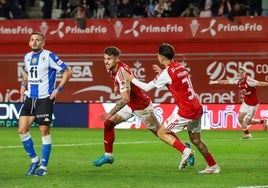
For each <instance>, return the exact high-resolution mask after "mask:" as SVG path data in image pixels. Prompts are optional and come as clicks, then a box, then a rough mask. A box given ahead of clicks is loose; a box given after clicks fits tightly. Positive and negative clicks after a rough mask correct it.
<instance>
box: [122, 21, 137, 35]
mask: <svg viewBox="0 0 268 188" xmlns="http://www.w3.org/2000/svg"><path fill="white" fill-rule="evenodd" d="M138 25H139V21H138V20H135V21H134V22H133V25H132V28H131V29H128V30H126V31H125V32H124V33H125V34H128V33H131V32H132V33H133V35H134V37H138V36H139V32H138V31H137V30H136V27H137V26H138Z"/></svg>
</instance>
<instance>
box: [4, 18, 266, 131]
mask: <svg viewBox="0 0 268 188" xmlns="http://www.w3.org/2000/svg"><path fill="white" fill-rule="evenodd" d="M240 20H241V24H240V25H236V24H234V23H232V22H230V21H229V20H227V19H226V18H206V19H205V18H168V19H165V18H161V19H150V18H146V19H103V20H94V19H92V20H91V19H88V20H87V28H86V29H85V30H81V29H79V28H78V26H77V25H76V23H75V22H74V21H73V20H45V21H44V20H10V21H8V22H5V21H0V23H1V24H0V40H1V45H0V65H1V69H0V86H1V87H0V126H2V127H13V126H17V118H18V113H19V110H20V107H21V103H22V101H23V98H22V97H20V95H19V86H20V81H21V71H22V69H23V63H22V62H23V55H24V54H25V53H26V52H28V51H29V47H28V45H27V43H28V37H29V35H28V33H29V32H31V31H36V30H38V31H41V32H42V33H44V34H45V36H46V46H45V48H47V49H49V50H51V51H54V52H55V53H56V54H57V55H59V56H60V57H61V58H62V59H63V60H64V61H65V62H66V63H67V64H68V65H69V66H70V67H71V68H72V71H73V73H74V74H73V77H72V78H71V80H70V83H68V85H66V87H64V93H63V95H62V96H59V97H58V98H57V104H56V107H55V108H56V109H55V113H54V122H53V126H56V127H57V126H59V127H89V128H102V125H101V123H100V122H97V117H98V116H99V115H100V114H101V113H103V112H104V111H105V110H109V108H111V106H112V105H113V103H114V102H115V101H116V100H117V99H118V97H119V96H115V95H114V94H112V93H111V92H112V89H113V88H112V87H113V86H112V82H111V81H110V78H109V77H108V75H107V74H106V71H105V69H104V66H103V61H102V56H103V49H104V48H105V47H106V46H107V45H116V46H117V47H119V48H120V49H121V51H122V55H121V60H122V61H124V62H126V63H127V64H129V65H130V66H131V67H133V71H134V73H135V74H136V76H137V77H138V78H139V79H141V80H144V81H150V80H151V79H152V78H153V77H154V75H155V74H154V73H153V72H152V70H151V65H152V63H157V59H156V51H157V46H158V45H159V44H160V43H161V42H170V43H172V44H173V45H174V46H175V48H176V52H177V56H176V59H178V60H181V61H183V62H184V64H185V66H186V67H187V68H188V70H189V71H190V73H191V75H192V80H193V85H194V88H195V90H196V92H197V94H198V95H199V97H200V99H201V101H202V103H203V104H204V108H205V111H204V116H203V121H202V122H203V124H202V126H203V129H240V125H239V124H238V122H237V121H236V120H235V119H236V118H235V117H236V116H237V114H236V113H237V111H238V108H239V103H240V101H241V100H242V98H243V96H241V95H240V94H239V92H238V90H237V89H236V88H235V87H232V86H210V85H208V82H209V80H210V79H213V80H214V79H215V80H217V79H225V78H233V77H235V76H236V75H237V68H238V67H239V66H245V67H246V68H247V69H248V70H249V74H250V75H251V76H252V77H253V78H255V79H257V80H261V81H268V76H267V73H268V65H267V59H268V22H267V18H266V17H258V16H256V17H241V18H240ZM59 76H60V75H59ZM258 92H259V97H260V100H261V103H262V104H261V105H260V108H259V110H258V112H257V114H256V117H260V118H265V117H268V110H267V104H268V98H267V97H266V96H267V95H266V93H267V89H266V88H258ZM149 95H150V97H151V98H152V100H153V102H154V104H155V106H156V110H155V113H156V115H157V117H158V118H159V120H160V121H162V120H163V119H164V118H165V117H167V116H168V115H169V114H170V113H172V112H173V111H174V110H175V109H174V105H172V103H173V102H174V101H173V98H172V97H171V96H170V94H169V93H168V91H167V90H166V89H165V88H163V89H157V90H153V91H151V92H149ZM96 109H98V110H96ZM33 126H35V125H33ZM118 128H144V126H143V125H141V124H140V122H138V121H137V120H135V119H131V120H130V121H129V122H127V123H124V124H123V125H119V126H118ZM252 129H256V130H258V129H261V127H260V126H259V127H258V126H253V127H252Z"/></svg>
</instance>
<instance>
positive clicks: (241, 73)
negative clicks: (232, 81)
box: [238, 70, 246, 80]
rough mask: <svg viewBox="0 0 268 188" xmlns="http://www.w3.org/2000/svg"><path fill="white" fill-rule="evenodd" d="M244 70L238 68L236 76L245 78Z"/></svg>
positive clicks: (241, 78)
mask: <svg viewBox="0 0 268 188" xmlns="http://www.w3.org/2000/svg"><path fill="white" fill-rule="evenodd" d="M245 75H246V72H245V71H243V70H238V78H239V80H243V79H244V78H245Z"/></svg>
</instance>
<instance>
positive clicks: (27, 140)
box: [18, 97, 40, 176]
mask: <svg viewBox="0 0 268 188" xmlns="http://www.w3.org/2000/svg"><path fill="white" fill-rule="evenodd" d="M31 107H32V99H30V98H28V97H27V98H26V100H25V102H24V105H23V107H22V109H21V113H20V117H19V127H18V133H19V136H20V140H21V143H22V145H23V148H24V150H25V151H26V153H27V154H28V156H29V157H30V159H31V162H32V163H31V164H30V168H29V169H28V171H27V173H26V175H28V176H29V175H32V174H34V172H35V170H36V169H37V168H38V167H39V166H40V160H39V158H38V156H37V154H36V151H35V148H34V143H33V139H32V137H31V134H30V126H31V124H32V122H33V121H34V119H35V116H34V114H33V109H32V108H31Z"/></svg>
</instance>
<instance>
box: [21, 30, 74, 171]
mask: <svg viewBox="0 0 268 188" xmlns="http://www.w3.org/2000/svg"><path fill="white" fill-rule="evenodd" d="M44 45H45V39H44V35H43V34H42V33H39V32H33V33H31V35H30V41H29V46H30V48H31V49H32V51H31V52H29V53H27V54H26V55H25V57H24V64H25V72H24V73H23V75H22V76H23V78H22V83H21V88H20V93H21V95H26V99H25V102H24V105H23V107H22V110H21V113H20V117H19V129H18V133H19V136H20V140H21V142H22V145H23V147H24V149H25V151H26V152H27V154H28V156H29V157H30V158H31V161H32V163H31V165H30V168H29V170H28V171H27V175H28V176H29V175H36V176H44V175H46V174H47V165H48V161H49V157H50V152H51V145H52V139H51V135H50V124H51V121H52V112H53V106H54V100H55V98H56V96H57V95H58V94H59V93H60V92H61V91H62V88H63V86H64V85H65V84H66V83H67V82H68V80H69V79H70V77H71V75H72V73H71V70H70V69H69V68H68V67H67V65H66V64H65V63H63V62H62V61H61V60H60V59H59V58H58V57H57V56H56V55H55V54H54V53H52V52H50V51H48V50H45V49H43V46H44ZM57 71H59V72H61V73H62V75H63V76H62V79H61V81H60V83H59V85H58V87H57V88H55V82H56V72H57ZM26 88H27V90H26ZM33 121H35V122H36V123H38V124H39V130H40V134H41V136H42V158H41V159H40V158H39V157H38V156H37V154H36V152H35V148H34V144H33V140H32V137H31V135H30V126H31V124H32V122H33ZM38 167H39V169H38V170H37V168H38ZM36 170H37V171H36Z"/></svg>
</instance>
